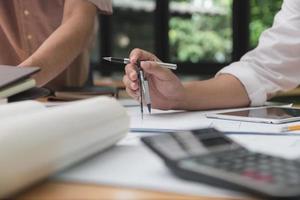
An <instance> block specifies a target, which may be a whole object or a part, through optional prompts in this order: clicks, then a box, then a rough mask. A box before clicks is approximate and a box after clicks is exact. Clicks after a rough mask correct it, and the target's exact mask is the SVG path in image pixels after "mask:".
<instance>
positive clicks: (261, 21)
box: [250, 0, 283, 48]
mask: <svg viewBox="0 0 300 200" xmlns="http://www.w3.org/2000/svg"><path fill="white" fill-rule="evenodd" d="M282 2H283V0H276V1H271V0H251V22H250V46H251V48H254V47H256V46H257V44H258V39H259V37H260V35H261V33H262V32H263V31H264V30H266V29H267V28H269V27H271V26H272V24H273V20H274V16H275V14H276V13H277V12H278V11H279V10H280V8H281V5H282Z"/></svg>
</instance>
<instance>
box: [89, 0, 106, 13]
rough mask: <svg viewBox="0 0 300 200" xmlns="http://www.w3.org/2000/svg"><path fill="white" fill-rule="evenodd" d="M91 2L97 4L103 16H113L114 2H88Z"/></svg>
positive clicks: (93, 0) (103, 0)
mask: <svg viewBox="0 0 300 200" xmlns="http://www.w3.org/2000/svg"><path fill="white" fill-rule="evenodd" d="M88 1H89V2H91V3H93V4H95V6H97V8H98V9H99V11H100V12H101V13H102V14H106V15H111V14H112V1H111V0H88Z"/></svg>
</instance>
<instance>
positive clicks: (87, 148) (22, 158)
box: [0, 97, 129, 198]
mask: <svg viewBox="0 0 300 200" xmlns="http://www.w3.org/2000/svg"><path fill="white" fill-rule="evenodd" d="M29 104H30V105H31V106H32V108H33V109H32V111H33V112H30V111H28V110H27V112H25V113H24V114H20V112H18V114H17V115H16V116H15V117H8V118H3V117H2V118H1V121H0V198H3V197H7V196H8V195H11V194H13V193H15V192H17V191H19V190H20V189H24V188H25V187H27V186H29V185H31V184H33V183H35V182H36V181H39V180H41V179H43V178H46V177H48V176H49V175H51V174H53V173H55V172H57V171H59V170H62V169H64V168H65V167H68V166H70V165H72V164H74V163H77V162H79V161H81V160H83V159H85V158H87V157H89V156H91V155H93V154H96V153H98V152H100V151H103V150H104V149H106V148H108V147H110V146H112V145H113V144H115V143H116V142H117V141H118V140H120V139H121V138H123V137H124V136H125V135H126V133H128V129H129V117H128V115H127V113H126V111H125V109H124V108H123V107H122V106H121V105H120V104H119V103H118V102H117V101H116V100H115V99H112V98H108V97H99V98H94V99H89V100H84V101H78V102H75V103H71V104H68V105H63V106H58V107H53V108H44V107H43V106H41V103H38V102H34V103H32V102H30V103H28V102H25V103H24V105H25V107H26V106H28V105H29ZM33 104H36V105H33ZM7 106H14V104H11V105H7ZM18 106H19V107H20V106H21V104H18ZM21 107H22V106H21ZM23 109H24V108H23ZM0 110H1V107H0ZM8 110H10V109H8ZM11 110H14V109H13V108H11ZM38 110H39V111H38Z"/></svg>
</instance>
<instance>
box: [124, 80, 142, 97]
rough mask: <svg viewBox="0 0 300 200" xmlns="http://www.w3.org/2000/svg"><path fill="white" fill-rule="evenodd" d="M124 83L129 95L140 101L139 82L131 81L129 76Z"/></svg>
mask: <svg viewBox="0 0 300 200" xmlns="http://www.w3.org/2000/svg"><path fill="white" fill-rule="evenodd" d="M123 83H124V85H125V87H126V91H127V93H128V94H129V95H130V96H131V97H133V98H134V99H138V97H139V85H138V81H137V80H136V81H131V80H130V79H129V78H128V76H127V75H125V76H124V77H123Z"/></svg>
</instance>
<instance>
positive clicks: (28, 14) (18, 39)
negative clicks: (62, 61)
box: [0, 0, 112, 89]
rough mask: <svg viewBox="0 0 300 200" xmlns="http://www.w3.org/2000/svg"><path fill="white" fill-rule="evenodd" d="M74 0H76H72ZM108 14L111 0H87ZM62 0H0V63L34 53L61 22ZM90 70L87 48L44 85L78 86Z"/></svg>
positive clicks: (56, 86)
mask: <svg viewBox="0 0 300 200" xmlns="http://www.w3.org/2000/svg"><path fill="white" fill-rule="evenodd" d="M74 1H76V0H74ZM87 1H90V2H91V3H93V4H95V6H97V7H98V9H99V10H100V12H102V13H106V14H110V13H111V12H112V6H111V1H110V0H87ZM64 2H65V1H64V0H0V65H1V64H2V65H13V66H17V65H19V64H20V63H22V62H23V61H24V60H26V59H27V58H28V57H29V56H30V55H31V54H33V53H34V52H35V51H36V50H37V49H38V48H39V46H40V45H41V44H42V43H43V42H44V41H45V40H46V39H47V38H48V37H49V36H50V35H51V34H52V33H53V32H54V31H55V30H56V29H57V28H58V27H59V26H60V25H61V23H62V18H63V11H64ZM88 71H89V52H88V50H84V52H82V53H81V54H80V55H79V56H78V57H77V58H76V59H75V60H74V61H73V63H72V64H71V65H70V66H68V67H67V69H66V70H65V71H64V72H63V73H62V74H60V75H59V76H58V77H56V78H55V79H54V80H53V81H51V82H50V83H49V84H48V85H47V86H49V87H50V88H54V89H55V88H59V87H64V86H81V85H83V84H84V83H85V81H86V79H87V76H88Z"/></svg>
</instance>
